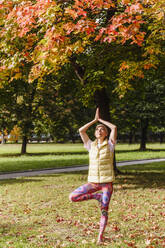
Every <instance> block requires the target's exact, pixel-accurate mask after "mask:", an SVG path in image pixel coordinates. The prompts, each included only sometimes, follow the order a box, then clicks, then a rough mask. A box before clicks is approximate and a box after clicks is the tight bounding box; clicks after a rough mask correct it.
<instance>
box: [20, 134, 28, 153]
mask: <svg viewBox="0 0 165 248" xmlns="http://www.w3.org/2000/svg"><path fill="white" fill-rule="evenodd" d="M27 141H28V139H27V136H23V139H22V148H21V154H25V153H26V146H27Z"/></svg>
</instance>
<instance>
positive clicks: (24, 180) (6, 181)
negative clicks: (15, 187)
mask: <svg viewBox="0 0 165 248" xmlns="http://www.w3.org/2000/svg"><path fill="white" fill-rule="evenodd" d="M41 181H42V179H39V178H37V179H36V178H35V179H31V178H30V179H29V178H14V179H1V180H0V185H4V184H22V183H32V182H41Z"/></svg>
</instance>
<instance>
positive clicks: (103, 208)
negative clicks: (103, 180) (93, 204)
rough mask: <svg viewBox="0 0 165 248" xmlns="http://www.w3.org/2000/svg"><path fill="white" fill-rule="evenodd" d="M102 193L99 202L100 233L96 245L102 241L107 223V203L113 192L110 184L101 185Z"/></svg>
mask: <svg viewBox="0 0 165 248" xmlns="http://www.w3.org/2000/svg"><path fill="white" fill-rule="evenodd" d="M102 192H103V196H102V202H101V219H100V231H99V237H98V243H100V242H101V241H102V239H103V233H104V230H105V227H106V225H107V221H108V208H109V202H110V199H111V196H112V192H113V185H112V183H107V184H103V186H102Z"/></svg>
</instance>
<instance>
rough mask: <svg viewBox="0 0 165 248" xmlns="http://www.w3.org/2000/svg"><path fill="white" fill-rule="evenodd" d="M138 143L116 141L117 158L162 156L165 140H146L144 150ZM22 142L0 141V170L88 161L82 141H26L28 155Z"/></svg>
mask: <svg viewBox="0 0 165 248" xmlns="http://www.w3.org/2000/svg"><path fill="white" fill-rule="evenodd" d="M138 148H139V145H137V144H136V145H127V144H117V145H116V159H117V161H127V160H136V159H149V158H165V144H161V145H160V144H148V145H147V148H148V149H147V151H145V152H142V151H139V150H138ZM20 150H21V144H5V145H0V172H7V171H8V172H10V171H23V170H37V169H43V168H56V167H64V166H76V165H84V164H88V153H87V151H86V150H85V148H84V147H83V144H28V146H27V155H23V156H21V155H20Z"/></svg>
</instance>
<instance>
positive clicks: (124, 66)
mask: <svg viewBox="0 0 165 248" xmlns="http://www.w3.org/2000/svg"><path fill="white" fill-rule="evenodd" d="M126 69H129V65H128V64H127V63H126V61H124V62H123V63H122V64H121V66H120V69H119V71H120V72H121V71H122V70H126Z"/></svg>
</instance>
